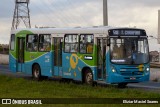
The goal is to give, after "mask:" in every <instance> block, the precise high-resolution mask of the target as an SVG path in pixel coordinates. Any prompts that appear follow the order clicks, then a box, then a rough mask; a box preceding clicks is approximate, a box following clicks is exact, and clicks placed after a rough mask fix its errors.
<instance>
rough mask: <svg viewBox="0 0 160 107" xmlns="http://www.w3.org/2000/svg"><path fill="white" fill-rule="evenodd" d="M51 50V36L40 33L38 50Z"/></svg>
mask: <svg viewBox="0 0 160 107" xmlns="http://www.w3.org/2000/svg"><path fill="white" fill-rule="evenodd" d="M50 50H51V36H50V35H40V36H39V51H50Z"/></svg>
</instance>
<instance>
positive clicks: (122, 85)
mask: <svg viewBox="0 0 160 107" xmlns="http://www.w3.org/2000/svg"><path fill="white" fill-rule="evenodd" d="M127 84H128V83H119V84H118V88H126V86H127Z"/></svg>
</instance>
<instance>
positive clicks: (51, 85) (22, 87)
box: [0, 76, 160, 107]
mask: <svg viewBox="0 0 160 107" xmlns="http://www.w3.org/2000/svg"><path fill="white" fill-rule="evenodd" d="M0 87H1V88H0V98H160V93H158V92H157V93H156V92H148V91H145V90H138V89H131V88H125V89H118V88H116V87H101V86H96V87H91V86H87V85H79V84H74V83H60V82H59V81H48V80H46V81H34V80H27V79H23V78H14V77H8V76H0ZM24 106H27V105H24ZM30 106H31V105H30ZM47 106H48V107H50V106H52V105H47ZM56 106H59V107H64V106H69V107H70V106H72V105H56ZM75 106H77V107H81V106H85V105H75ZM88 106H89V107H90V106H91V105H89V104H88V105H87V107H88ZM92 106H93V105H92ZM94 106H95V107H97V106H104V105H94ZM114 106H116V105H113V107H114ZM119 106H120V105H119ZM123 106H124V105H123ZM141 106H142V107H143V105H141ZM134 107H135V105H134Z"/></svg>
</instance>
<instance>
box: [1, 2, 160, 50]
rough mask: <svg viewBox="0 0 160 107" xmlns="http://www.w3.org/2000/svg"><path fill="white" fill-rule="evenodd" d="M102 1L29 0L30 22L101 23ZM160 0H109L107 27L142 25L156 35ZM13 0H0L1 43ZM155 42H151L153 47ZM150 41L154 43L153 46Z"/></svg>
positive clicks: (7, 29)
mask: <svg viewBox="0 0 160 107" xmlns="http://www.w3.org/2000/svg"><path fill="white" fill-rule="evenodd" d="M102 3H103V0H31V1H30V4H29V8H30V15H31V24H32V27H35V25H36V26H51V27H76V26H82V27H83V26H99V25H102V24H103V19H102V18H103V7H102V6H103V4H102ZM159 4H160V0H108V16H109V25H110V26H122V27H123V26H125V27H134V26H136V27H138V28H144V29H146V31H147V34H148V35H153V36H156V35H157V26H158V25H157V23H158V9H160V7H159ZM14 6H15V4H14V0H1V2H0V10H3V11H1V12H0V28H1V35H2V36H3V37H1V39H0V43H6V41H9V35H10V28H11V24H12V17H13V12H14ZM156 43H157V42H156V40H155V41H153V40H152V41H150V46H151V48H152V49H154V48H155V45H156ZM152 44H155V45H154V46H153V45H152Z"/></svg>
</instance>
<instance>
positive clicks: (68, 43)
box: [64, 34, 78, 53]
mask: <svg viewBox="0 0 160 107" xmlns="http://www.w3.org/2000/svg"><path fill="white" fill-rule="evenodd" d="M64 50H65V52H68V53H75V52H78V35H75V34H69V35H68V34H67V35H65V49H64Z"/></svg>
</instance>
